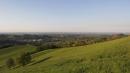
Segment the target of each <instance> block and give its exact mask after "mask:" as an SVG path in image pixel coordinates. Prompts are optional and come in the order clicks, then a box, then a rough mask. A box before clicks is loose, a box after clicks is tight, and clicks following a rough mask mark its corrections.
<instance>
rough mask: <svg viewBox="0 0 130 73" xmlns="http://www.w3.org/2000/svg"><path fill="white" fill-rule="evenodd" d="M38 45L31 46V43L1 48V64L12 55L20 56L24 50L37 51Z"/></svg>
mask: <svg viewBox="0 0 130 73" xmlns="http://www.w3.org/2000/svg"><path fill="white" fill-rule="evenodd" d="M35 50H36V47H34V46H31V45H21V46H19V45H17V46H13V47H9V48H5V49H1V50H0V65H2V64H4V63H5V60H6V59H8V58H11V57H14V58H15V57H17V56H19V55H20V54H21V53H22V52H32V51H35Z"/></svg>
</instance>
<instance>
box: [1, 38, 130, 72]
mask: <svg viewBox="0 0 130 73" xmlns="http://www.w3.org/2000/svg"><path fill="white" fill-rule="evenodd" d="M3 55H4V53H3ZM0 56H1V55H0ZM1 72H3V73H130V37H126V38H122V39H117V40H113V41H108V42H103V43H97V44H93V45H86V46H80V47H71V48H63V49H57V50H46V51H42V52H39V53H36V54H34V55H33V61H32V63H31V64H29V65H27V66H25V67H18V68H15V69H11V70H7V69H5V70H4V69H3V70H1Z"/></svg>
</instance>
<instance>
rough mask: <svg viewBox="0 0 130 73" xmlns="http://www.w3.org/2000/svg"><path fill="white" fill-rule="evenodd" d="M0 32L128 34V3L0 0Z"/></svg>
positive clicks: (125, 0) (127, 0)
mask: <svg viewBox="0 0 130 73" xmlns="http://www.w3.org/2000/svg"><path fill="white" fill-rule="evenodd" d="M0 32H130V0H0Z"/></svg>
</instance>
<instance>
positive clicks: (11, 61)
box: [6, 58, 15, 68]
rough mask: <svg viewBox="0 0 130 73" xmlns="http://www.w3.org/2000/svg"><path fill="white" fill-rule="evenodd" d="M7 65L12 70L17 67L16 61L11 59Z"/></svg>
mask: <svg viewBox="0 0 130 73" xmlns="http://www.w3.org/2000/svg"><path fill="white" fill-rule="evenodd" d="M6 65H7V67H8V68H12V67H14V66H15V61H14V59H13V58H9V59H8V60H7V61H6Z"/></svg>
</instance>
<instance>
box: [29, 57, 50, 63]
mask: <svg viewBox="0 0 130 73" xmlns="http://www.w3.org/2000/svg"><path fill="white" fill-rule="evenodd" d="M50 58H51V57H46V58H44V59H42V60H40V61H37V62H35V63H32V64H31V65H35V64H38V63H41V62H44V61H46V60H48V59H50Z"/></svg>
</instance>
